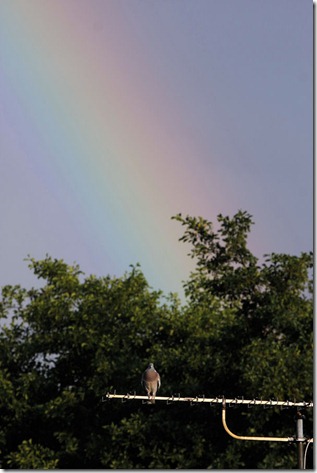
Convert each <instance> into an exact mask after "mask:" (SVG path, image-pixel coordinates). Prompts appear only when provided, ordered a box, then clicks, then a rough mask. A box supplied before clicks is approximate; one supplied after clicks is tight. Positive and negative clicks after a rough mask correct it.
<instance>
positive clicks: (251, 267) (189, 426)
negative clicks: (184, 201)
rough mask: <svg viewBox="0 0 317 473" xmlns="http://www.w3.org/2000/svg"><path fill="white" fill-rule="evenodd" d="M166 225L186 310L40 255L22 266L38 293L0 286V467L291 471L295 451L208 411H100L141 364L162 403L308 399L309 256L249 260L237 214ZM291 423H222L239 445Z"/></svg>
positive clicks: (267, 417) (288, 428)
mask: <svg viewBox="0 0 317 473" xmlns="http://www.w3.org/2000/svg"><path fill="white" fill-rule="evenodd" d="M173 218H174V219H175V220H177V221H178V222H180V223H181V225H183V226H184V234H183V237H182V238H181V240H183V241H185V242H187V243H190V245H191V253H190V256H191V257H193V258H194V259H195V261H196V269H195V271H194V272H193V273H192V274H191V275H190V278H189V280H188V281H187V282H186V283H185V291H186V295H187V302H186V303H185V304H183V303H181V301H180V300H179V298H178V296H177V295H175V294H169V295H165V296H164V294H162V292H161V291H155V290H153V289H152V288H151V287H149V284H148V282H147V281H146V279H145V277H144V275H143V273H142V271H141V269H140V267H139V266H138V265H137V266H133V267H131V268H130V270H129V271H128V272H127V273H126V274H124V275H123V276H122V277H111V276H105V277H95V276H93V275H91V276H85V275H84V274H83V273H82V272H81V271H80V268H79V267H78V266H77V265H68V264H66V263H65V262H64V261H63V260H59V259H53V258H51V257H50V256H47V257H46V258H45V259H44V260H42V261H36V260H34V259H32V258H30V259H29V266H30V269H31V270H32V271H33V272H34V274H35V275H36V276H37V278H38V279H40V280H41V281H42V283H43V284H42V285H41V287H39V288H32V289H25V288H22V287H20V286H18V285H17V286H4V287H2V297H1V301H0V318H1V321H0V322H1V332H0V416H1V430H0V458H1V465H0V466H1V468H13V469H16V468H21V469H54V468H60V469H67V468H72V469H77V468H78V469H85V468H86V469H94V468H100V469H101V468H102V469H109V468H120V469H130V468H140V469H141V468H149V469H154V468H161V469H166V468H183V469H184V468H185V469H191V468H192V469H205V468H218V469H226V468H266V469H274V468H281V469H282V468H287V469H288V468H296V465H297V460H296V445H295V444H290V445H289V444H284V443H283V444H282V443H274V444H273V443H264V442H260V444H258V443H256V442H253V443H249V442H239V441H236V440H234V439H232V438H231V437H229V436H228V435H227V434H226V433H225V432H224V430H223V427H222V425H221V409H220V408H219V407H217V406H210V405H205V404H199V405H197V406H193V407H190V406H189V405H187V404H185V403H180V404H183V405H180V404H176V403H172V404H169V405H167V404H165V403H163V402H156V404H155V405H147V404H143V403H142V402H140V401H129V402H125V403H122V402H121V401H120V400H119V401H117V400H111V401H107V402H102V396H103V395H104V394H105V393H106V392H107V391H109V390H110V391H111V390H114V389H115V390H116V391H117V393H122V394H125V393H128V392H132V393H133V392H134V391H136V392H137V393H138V394H145V393H143V391H142V387H141V384H140V380H141V374H142V372H143V371H144V369H145V368H146V366H147V364H148V362H154V363H155V367H156V369H157V370H158V371H159V373H160V375H161V379H162V387H161V390H160V392H159V394H161V395H166V396H169V395H172V394H177V393H180V394H181V395H182V396H196V395H205V396H206V397H214V396H222V395H224V396H226V397H242V396H244V398H249V399H254V398H256V397H257V398H263V399H279V400H291V401H293V400H294V399H295V400H297V401H311V400H312V398H313V301H312V277H311V271H312V265H313V258H312V254H311V253H302V254H301V255H300V256H290V255H286V254H271V255H266V256H265V259H264V262H262V263H260V262H259V260H258V258H257V257H255V256H254V255H253V254H252V252H251V251H250V250H249V249H248V246H247V237H248V234H249V232H250V230H251V226H252V218H251V216H250V215H249V214H248V213H246V212H242V211H239V212H238V213H237V214H236V215H234V216H233V218H229V217H223V216H222V215H219V216H218V229H216V230H215V228H214V225H213V224H212V223H211V222H208V221H207V220H205V219H203V218H201V217H198V218H196V217H190V216H187V217H183V216H182V215H180V214H179V215H177V216H175V217H173ZM295 413H296V411H295V410H294V409H285V410H281V409H280V408H270V409H263V407H253V408H251V409H248V408H245V407H242V406H239V407H232V408H231V409H229V410H228V422H229V423H230V426H231V428H232V430H233V431H235V432H237V433H240V434H242V435H252V434H253V435H274V436H285V437H289V436H293V435H294V434H295V422H294V416H295ZM305 415H306V419H305V431H307V435H310V436H312V412H311V409H310V410H307V412H305ZM308 462H311V453H309V455H308Z"/></svg>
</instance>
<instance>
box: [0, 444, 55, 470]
mask: <svg viewBox="0 0 317 473" xmlns="http://www.w3.org/2000/svg"><path fill="white" fill-rule="evenodd" d="M57 464H58V460H57V459H56V454H55V452H53V451H52V450H50V449H48V448H45V447H42V446H41V445H33V442H32V439H29V440H23V442H22V443H21V445H19V447H18V451H17V452H12V453H10V454H9V455H8V465H9V466H10V468H21V469H24V470H53V469H55V468H56V467H57Z"/></svg>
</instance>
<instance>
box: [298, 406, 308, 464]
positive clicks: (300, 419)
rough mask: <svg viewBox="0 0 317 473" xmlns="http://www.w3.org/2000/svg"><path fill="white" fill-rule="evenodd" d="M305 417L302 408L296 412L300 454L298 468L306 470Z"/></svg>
mask: <svg viewBox="0 0 317 473" xmlns="http://www.w3.org/2000/svg"><path fill="white" fill-rule="evenodd" d="M304 418H305V416H304V415H303V414H302V413H301V411H300V410H298V411H297V414H296V442H297V455H298V457H297V458H298V463H297V465H298V469H299V470H304V443H305V440H306V439H305V437H304Z"/></svg>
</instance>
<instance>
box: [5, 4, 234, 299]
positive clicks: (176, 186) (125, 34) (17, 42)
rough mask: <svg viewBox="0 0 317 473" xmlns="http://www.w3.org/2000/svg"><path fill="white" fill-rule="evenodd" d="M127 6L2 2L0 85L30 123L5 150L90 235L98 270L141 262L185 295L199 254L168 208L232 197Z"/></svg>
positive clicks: (156, 281) (206, 207)
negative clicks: (183, 239) (153, 64)
mask: <svg viewBox="0 0 317 473" xmlns="http://www.w3.org/2000/svg"><path fill="white" fill-rule="evenodd" d="M91 5H93V8H92V7H91ZM126 14H127V13H126V12H125V10H124V3H122V2H116V1H112V2H107V1H104V2H94V3H92V2H89V1H82V0H76V2H72V1H69V0H54V1H48V0H31V1H6V0H4V1H3V2H2V5H1V15H2V20H1V43H2V46H1V51H2V59H1V62H2V65H3V72H2V78H1V79H0V80H1V84H0V85H1V86H2V87H5V89H6V90H7V93H8V94H9V95H10V97H11V106H12V112H9V116H10V113H12V116H13V114H15V115H14V116H15V117H16V116H18V117H19V123H18V124H16V123H15V125H14V126H15V127H18V128H19V129H20V130H24V132H23V133H22V132H21V133H20V134H18V133H12V136H11V138H10V136H8V137H7V138H6V139H7V142H8V143H7V148H8V149H11V150H12V149H14V150H15V152H16V153H20V154H21V156H23V159H24V161H25V166H26V167H28V168H29V169H31V170H32V172H33V173H34V175H36V176H37V179H38V180H39V181H40V182H41V184H42V186H43V192H48V193H50V194H51V196H52V198H53V199H55V200H56V201H57V202H58V203H59V205H60V208H61V209H63V212H62V213H61V216H60V221H59V222H58V219H57V224H59V225H60V226H61V227H63V226H64V227H65V228H67V226H69V225H71V226H72V227H73V228H75V229H76V231H77V232H78V235H81V238H83V239H84V241H85V242H86V246H87V252H89V253H91V254H93V257H92V259H93V260H94V265H95V266H94V267H92V268H91V270H92V272H97V273H99V274H109V273H110V274H119V275H121V273H122V272H123V271H125V270H128V267H129V265H130V264H135V263H137V262H139V263H140V264H141V267H142V270H143V271H144V273H145V276H146V277H147V279H148V280H149V282H150V284H151V285H152V286H153V287H155V288H161V289H163V290H164V291H168V292H169V291H176V292H179V290H180V287H181V282H182V280H184V279H186V278H187V277H188V274H189V272H190V270H191V268H192V261H191V260H190V258H188V256H187V252H188V248H186V247H185V245H183V244H182V243H179V242H178V239H179V237H180V236H181V234H182V228H180V226H179V224H178V223H177V222H174V221H172V220H171V216H172V215H175V214H176V213H178V212H182V213H183V214H187V213H189V214H192V215H204V216H206V217H211V218H214V216H215V215H216V214H217V213H218V212H223V209H224V204H225V202H228V201H230V200H231V199H232V197H231V193H230V189H226V192H225V193H224V190H223V189H221V184H220V178H219V176H218V175H217V170H216V169H213V168H212V157H210V156H209V157H206V156H203V155H204V150H203V149H201V148H199V147H197V142H196V141H195V140H194V139H192V138H191V134H190V133H186V122H185V121H184V118H183V117H184V115H185V113H186V111H185V110H183V109H182V104H181V100H179V99H178V98H177V97H175V96H172V95H171V92H170V90H169V88H168V84H167V82H164V74H163V73H160V71H155V70H154V69H153V68H149V67H147V59H148V54H149V52H148V51H147V50H146V45H144V44H143V43H141V42H140V41H139V38H138V34H137V31H136V30H135V29H133V22H130V23H129V22H127V21H125V15H126ZM15 120H16V118H15ZM12 122H13V118H12ZM7 126H8V128H10V123H8V124H7ZM207 158H208V159H207ZM202 160H205V162H204V167H203V169H202V168H201V167H200V166H199V165H197V163H200V162H201V161H202ZM220 198H221V199H222V205H219V200H220ZM33 219H34V221H31V222H30V225H37V224H38V222H37V219H36V218H35V217H33ZM48 252H49V248H48ZM52 256H54V257H59V255H55V254H54V255H52ZM81 259H82V255H81V254H78V256H77V262H78V263H79V264H80V262H81ZM89 270H90V268H89Z"/></svg>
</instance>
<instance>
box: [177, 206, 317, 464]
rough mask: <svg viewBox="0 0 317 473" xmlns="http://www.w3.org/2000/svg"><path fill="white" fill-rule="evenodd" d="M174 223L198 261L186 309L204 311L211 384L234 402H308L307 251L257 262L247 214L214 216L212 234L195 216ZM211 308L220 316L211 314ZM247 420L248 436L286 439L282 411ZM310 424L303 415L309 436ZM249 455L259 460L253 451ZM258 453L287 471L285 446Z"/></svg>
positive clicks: (309, 300) (310, 395)
mask: <svg viewBox="0 0 317 473" xmlns="http://www.w3.org/2000/svg"><path fill="white" fill-rule="evenodd" d="M174 218H175V219H176V220H178V221H179V222H181V224H182V225H183V226H184V227H185V231H184V235H183V237H182V238H181V240H182V241H184V242H187V243H190V244H191V245H192V249H191V252H190V256H191V257H192V258H195V259H196V270H195V271H194V272H193V273H192V274H191V276H190V278H189V281H188V282H187V283H186V285H185V289H186V294H187V296H188V297H189V299H190V304H189V309H188V310H189V311H192V310H194V311H195V313H197V310H198V311H200V312H201V311H202V312H204V313H205V315H204V317H205V318H208V315H209V317H210V319H211V321H210V322H209V325H210V324H213V325H214V328H213V329H211V330H210V331H209V333H210V334H211V336H210V337H209V339H208V343H209V347H208V349H207V353H208V354H209V359H210V360H212V366H213V375H212V377H213V378H212V384H213V385H214V386H215V385H216V386H217V387H219V388H220V389H221V391H222V392H224V393H226V395H227V396H228V395H230V396H232V397H236V396H241V395H243V396H244V397H248V398H251V399H253V398H254V397H259V398H263V399H291V400H294V399H297V400H312V399H313V299H312V288H313V285H312V278H311V271H312V267H313V255H312V253H302V254H301V255H300V256H290V255H286V254H274V253H273V254H272V255H265V260H264V262H263V263H262V264H260V263H259V260H258V258H256V257H255V256H254V255H253V254H252V253H251V251H250V250H249V249H248V246H247V236H248V233H249V232H250V229H251V225H252V224H253V222H252V217H251V215H249V214H248V213H247V212H242V211H239V212H238V213H237V214H236V215H234V217H233V218H231V219H230V218H229V217H223V216H222V215H219V216H218V224H219V229H218V230H217V231H215V230H214V226H213V224H212V223H211V222H208V221H207V220H205V219H203V218H201V217H199V218H196V217H190V216H187V217H185V218H183V217H182V215H181V214H179V215H177V216H175V217H174ZM215 304H221V306H222V308H223V310H222V311H216V312H215V311H214V310H213V307H214V306H215ZM199 351H200V349H199ZM209 366H210V365H209ZM203 378H205V379H206V378H207V373H206V374H205V376H204V377H203ZM209 379H210V377H209ZM245 418H246V419H247V422H248V425H249V426H250V428H251V429H252V430H253V432H260V433H261V432H262V435H264V433H265V432H269V431H276V432H280V433H279V436H283V435H282V432H284V436H288V435H289V434H287V427H288V426H287V425H286V423H285V417H284V416H283V415H281V413H280V411H277V412H274V411H266V412H263V411H262V412H261V415H258V416H252V413H251V414H249V415H247V416H245ZM239 422H240V420H239ZM311 422H312V413H311V412H308V413H307V424H308V425H307V426H308V428H309V429H310V430H311V431H312V425H311ZM283 426H284V427H283ZM237 427H240V428H241V426H239V424H238V426H237ZM288 428H289V427H288ZM236 449H240V446H238V445H237V446H236ZM252 450H253V453H256V455H258V449H256V448H254V447H253V449H252ZM282 450H284V453H283V452H282ZM263 453H264V450H263V446H262V454H260V458H262V460H261V461H260V462H259V463H258V464H259V465H263V466H265V467H270V468H272V467H274V462H275V464H281V465H284V467H285V468H287V465H289V463H287V462H288V461H289V458H288V456H289V455H288V453H287V452H286V451H285V449H284V447H281V446H280V447H279V448H278V447H275V455H273V454H272V452H269V450H268V451H267V454H264V455H263ZM283 455H284V458H285V461H284V462H283ZM249 458H250V457H249ZM251 461H252V460H251Z"/></svg>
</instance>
